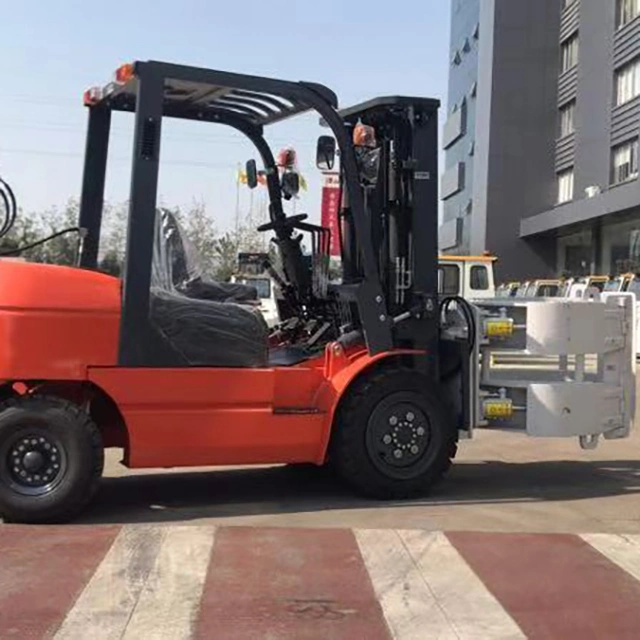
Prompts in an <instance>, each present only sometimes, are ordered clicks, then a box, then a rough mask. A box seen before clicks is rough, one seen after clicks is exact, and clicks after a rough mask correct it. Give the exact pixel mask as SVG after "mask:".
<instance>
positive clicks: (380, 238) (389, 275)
mask: <svg viewBox="0 0 640 640" xmlns="http://www.w3.org/2000/svg"><path fill="white" fill-rule="evenodd" d="M439 106H440V103H439V101H437V100H432V99H427V98H410V97H398V96H396V97H385V98H377V99H375V100H371V101H368V102H365V103H363V104H359V105H356V106H354V107H351V108H348V109H345V110H342V111H341V112H340V115H341V116H342V118H343V121H344V122H345V124H346V125H347V127H349V128H350V129H353V128H355V127H356V125H358V124H364V125H368V126H370V127H373V129H374V130H375V134H376V139H377V149H376V152H377V153H378V154H379V162H378V163H377V179H375V180H373V181H368V182H367V183H366V184H365V183H364V182H363V181H361V188H362V191H363V198H364V202H365V212H366V217H367V223H368V225H369V227H370V237H371V244H372V246H373V249H374V252H375V254H376V258H377V272H378V275H379V277H380V281H381V286H382V289H383V292H384V295H385V298H386V300H387V301H388V303H387V304H388V308H389V313H390V314H391V317H392V322H393V324H394V326H395V329H394V346H396V347H403V346H406V347H410V348H413V349H416V350H421V351H422V350H424V351H427V352H428V353H429V354H430V356H432V357H431V358H430V360H431V361H432V362H433V363H435V362H437V353H438V342H439V339H438V333H439V326H438V319H439V314H438V301H437V286H438V283H437V269H438V190H437V182H436V180H437V176H438V151H437V150H438V108H439ZM340 217H341V223H342V224H341V230H342V234H341V235H342V261H343V269H344V278H345V284H346V286H348V285H349V283H353V282H358V281H360V280H361V279H362V278H363V275H364V273H363V265H362V260H361V256H362V254H361V251H360V239H359V238H358V237H357V231H356V228H355V221H354V216H353V211H352V208H351V204H350V202H349V200H348V199H345V200H344V201H343V208H342V210H341V212H340Z"/></svg>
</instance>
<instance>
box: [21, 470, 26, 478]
mask: <svg viewBox="0 0 640 640" xmlns="http://www.w3.org/2000/svg"><path fill="white" fill-rule="evenodd" d="M20 475H21V476H22V477H23V478H24V477H26V475H27V472H26V471H25V470H24V469H23V470H22V471H21V472H20Z"/></svg>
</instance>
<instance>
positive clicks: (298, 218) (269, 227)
mask: <svg viewBox="0 0 640 640" xmlns="http://www.w3.org/2000/svg"><path fill="white" fill-rule="evenodd" d="M308 217H309V216H308V215H307V214H306V213H299V214H297V215H295V216H288V217H286V218H281V219H279V220H272V221H271V222H267V223H265V224H261V225H260V226H259V227H258V231H260V232H261V233H262V232H263V231H274V230H275V229H277V228H279V227H280V228H282V227H284V228H287V227H290V228H294V227H295V226H296V225H297V224H298V223H300V222H304V221H305V220H306V219H307V218H308Z"/></svg>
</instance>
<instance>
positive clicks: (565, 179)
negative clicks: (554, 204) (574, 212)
mask: <svg viewBox="0 0 640 640" xmlns="http://www.w3.org/2000/svg"><path fill="white" fill-rule="evenodd" d="M570 200H573V167H572V168H571V169H567V170H566V171H563V172H562V173H559V174H558V204H562V203H564V202H569V201H570Z"/></svg>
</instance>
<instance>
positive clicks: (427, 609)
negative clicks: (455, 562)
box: [354, 530, 456, 640]
mask: <svg viewBox="0 0 640 640" xmlns="http://www.w3.org/2000/svg"><path fill="white" fill-rule="evenodd" d="M354 533H355V535H356V540H357V541H358V545H359V547H360V552H361V553H362V558H363V559H364V563H365V565H366V567H367V570H368V571H369V576H370V577H371V582H372V583H373V588H374V590H375V592H376V596H377V598H378V600H379V602H380V605H381V606H382V611H383V613H384V616H385V618H386V620H387V624H388V625H389V629H390V630H391V635H392V636H393V638H396V639H397V640H422V639H424V638H430V639H431V638H434V639H435V638H443V639H444V638H456V634H455V632H454V630H453V627H452V626H451V624H450V623H449V621H448V620H447V617H446V615H445V614H444V612H443V611H442V609H441V608H440V606H439V605H438V602H437V600H436V598H435V594H434V593H433V592H432V591H431V589H430V588H429V586H428V585H427V584H425V582H424V580H423V579H422V576H421V575H420V572H419V570H418V568H417V567H416V565H415V563H414V561H413V559H412V558H411V556H410V555H409V553H408V552H407V549H406V548H405V546H404V544H403V542H402V540H401V539H400V537H399V536H398V534H397V533H396V532H395V531H382V530H378V531H365V530H357V531H355V532H354ZM426 535H430V534H426Z"/></svg>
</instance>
